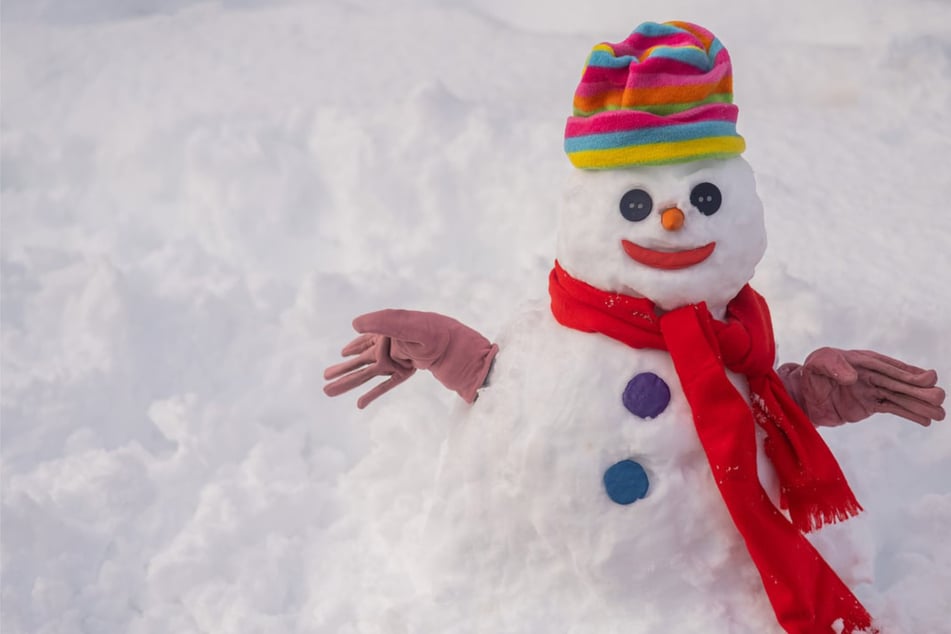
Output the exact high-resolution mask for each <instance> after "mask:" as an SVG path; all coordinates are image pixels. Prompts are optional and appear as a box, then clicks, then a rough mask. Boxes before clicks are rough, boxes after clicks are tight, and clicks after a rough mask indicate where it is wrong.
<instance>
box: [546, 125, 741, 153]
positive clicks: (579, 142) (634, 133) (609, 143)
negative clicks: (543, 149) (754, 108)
mask: <svg viewBox="0 0 951 634" xmlns="http://www.w3.org/2000/svg"><path fill="white" fill-rule="evenodd" d="M724 136H737V134H736V124H735V123H732V122H729V121H700V122H697V123H681V124H679V125H665V126H658V127H654V128H640V129H638V130H622V131H619V132H605V133H603V134H588V135H585V136H576V137H569V138H566V139H565V152H567V153H569V154H571V153H572V152H583V151H585V150H609V149H613V148H619V147H630V146H634V145H648V144H651V143H668V142H671V141H692V140H694V139H706V138H712V137H724Z"/></svg>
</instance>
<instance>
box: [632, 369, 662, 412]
mask: <svg viewBox="0 0 951 634" xmlns="http://www.w3.org/2000/svg"><path fill="white" fill-rule="evenodd" d="M621 401H622V402H623V403H624V407H626V408H627V409H628V411H629V412H631V413H632V414H634V415H635V416H640V417H641V418H654V417H655V416H657V415H658V414H660V413H661V412H663V411H664V410H665V409H667V405H669V404H670V388H669V387H667V384H666V383H665V382H664V379H662V378H660V377H659V376H657V375H656V374H654V373H653V372H641V373H640V374H638V375H636V376H635V377H634V378H633V379H631V380H630V381H628V383H627V387H625V388H624V394H623V395H622V396H621Z"/></svg>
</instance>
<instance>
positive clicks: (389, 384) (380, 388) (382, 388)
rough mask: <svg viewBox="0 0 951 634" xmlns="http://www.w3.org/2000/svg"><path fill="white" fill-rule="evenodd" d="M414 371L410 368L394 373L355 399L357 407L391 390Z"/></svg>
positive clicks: (361, 406)
mask: <svg viewBox="0 0 951 634" xmlns="http://www.w3.org/2000/svg"><path fill="white" fill-rule="evenodd" d="M414 372H416V370H410V371H408V372H405V373H404V372H400V373H398V374H394V375H393V376H391V377H390V378H388V379H387V380H385V381H383V382H382V383H380V384H379V385H376V386H375V387H374V388H373V389H372V390H370V391H369V392H367V393H366V394H364V395H363V396H361V397H360V398H359V399H357V408H358V409H363V408H365V407H366V406H367V405H369V404H370V403H372V402H373V401H375V400H376V399H378V398H379V397H381V396H383V395H384V394H386V393H387V392H389V391H390V390H392V389H393V388H394V387H396V386H397V385H399V384H400V383H402V382H403V381H405V380H406V379H408V378H409V377H411V376H413V373H414Z"/></svg>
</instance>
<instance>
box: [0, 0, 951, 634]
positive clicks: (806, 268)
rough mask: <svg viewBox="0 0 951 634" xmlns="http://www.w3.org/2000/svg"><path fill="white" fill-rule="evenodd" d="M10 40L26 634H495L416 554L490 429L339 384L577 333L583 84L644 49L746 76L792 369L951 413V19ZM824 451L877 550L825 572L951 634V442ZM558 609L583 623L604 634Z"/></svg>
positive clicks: (128, 17)
mask: <svg viewBox="0 0 951 634" xmlns="http://www.w3.org/2000/svg"><path fill="white" fill-rule="evenodd" d="M2 11H3V13H2V18H3V19H2V34H0V35H2V69H0V71H2V129H0V132H2V307H0V308H2V435H0V440H2V629H3V631H4V632H5V633H13V634H19V633H31V634H33V633H37V634H52V633H77V632H97V633H99V632H129V633H132V634H135V633H146V632H183V633H186V632H215V633H222V634H224V633H241V634H247V633H255V632H328V633H329V632H353V633H356V632H368V633H371V632H417V631H428V632H435V631H449V630H451V629H453V628H456V629H459V630H460V631H465V624H460V623H459V622H458V621H454V619H455V615H456V610H457V609H458V608H459V606H461V605H474V606H478V605H480V601H482V602H485V601H489V600H490V599H491V592H490V591H489V589H485V592H484V593H483V594H477V595H476V596H468V597H464V598H460V597H453V596H451V595H449V596H446V595H433V594H427V588H428V587H430V586H431V584H432V582H433V581H434V580H433V579H431V578H427V577H425V576H423V575H419V574H417V573H416V572H414V571H418V570H419V569H420V568H419V567H418V566H415V565H410V564H415V563H417V562H416V561H415V560H414V558H415V557H417V555H419V551H417V550H414V549H413V548H411V547H409V545H411V544H414V543H416V544H419V543H420V536H423V535H426V534H427V531H430V533H429V534H431V531H432V530H433V525H432V524H428V525H427V524H426V518H427V517H430V516H431V511H432V509H431V508H429V507H427V504H429V503H431V501H432V500H433V499H434V498H433V496H432V495H430V492H432V491H434V490H436V489H438V487H439V486H440V479H439V478H438V477H437V476H436V475H435V473H436V470H437V469H438V468H440V466H445V465H444V464H441V456H442V455H443V451H444V448H445V447H446V443H447V441H449V440H450V436H451V435H452V434H454V433H458V429H459V428H458V426H455V427H454V426H453V421H455V420H456V419H457V416H458V411H457V410H456V409H455V408H458V407H459V405H458V404H456V403H455V401H454V397H453V395H452V394H451V393H449V392H447V391H445V390H443V389H442V388H441V387H440V386H439V385H438V383H436V382H435V381H433V380H432V379H431V378H430V377H428V376H423V375H421V376H418V377H415V378H414V379H413V380H412V381H410V382H408V383H407V384H405V385H404V386H401V387H400V389H399V390H397V391H395V392H393V393H391V394H388V395H387V396H385V397H384V398H383V399H381V400H380V401H379V402H377V403H374V404H373V405H372V406H371V408H370V409H368V410H365V411H363V412H358V411H356V409H355V407H354V401H355V399H354V398H351V397H341V398H338V399H335V400H331V399H328V398H326V397H325V396H324V395H323V394H322V392H321V391H320V386H321V385H322V383H323V381H322V378H321V373H322V370H323V368H324V367H325V366H326V365H329V364H330V363H333V362H335V360H336V358H337V354H338V351H339V348H340V347H341V346H342V345H343V344H344V343H345V342H346V341H348V340H349V339H350V337H351V335H352V333H351V331H350V328H349V322H350V320H351V318H352V317H353V316H355V315H357V314H360V313H362V312H366V311H369V310H373V309H377V308H381V307H387V306H394V307H396V306H399V307H407V308H417V309H422V310H435V311H438V312H444V313H448V314H451V315H453V316H455V317H457V318H459V319H460V320H462V321H464V322H466V323H469V324H471V325H473V326H475V327H477V328H478V329H480V330H481V331H482V332H484V333H486V334H487V335H489V336H492V337H494V336H495V335H496V334H497V333H499V332H501V331H502V327H503V324H504V323H505V322H506V321H507V320H508V319H509V318H510V316H511V315H513V314H516V313H517V312H518V310H519V306H520V305H521V304H522V302H523V301H524V300H526V299H529V298H543V297H544V294H545V284H546V279H547V272H548V269H549V268H550V266H551V261H552V257H553V254H554V252H555V239H554V232H555V222H556V220H555V219H556V214H557V209H558V205H559V199H560V196H561V189H562V186H563V183H564V182H565V181H566V178H567V176H568V174H569V173H570V171H571V169H572V168H571V167H570V166H569V164H568V161H567V159H566V158H565V157H564V155H563V153H562V150H561V143H562V129H563V124H564V118H565V117H566V116H567V115H568V113H569V108H570V101H571V94H572V91H573V89H574V87H575V83H576V81H577V79H578V73H579V72H580V69H581V67H582V63H583V61H584V59H585V56H586V55H587V52H588V51H589V49H590V47H591V46H592V45H593V44H594V43H596V42H598V41H602V40H614V41H617V40H619V39H621V38H623V37H624V36H625V35H626V34H627V33H628V31H629V30H630V29H631V28H633V27H634V26H635V25H636V24H638V23H640V22H642V21H645V20H667V19H686V20H690V21H694V22H697V23H700V24H703V25H704V26H706V27H708V28H710V29H711V30H712V31H713V32H714V33H716V34H717V35H718V37H720V39H721V40H723V42H724V43H725V44H726V46H727V47H728V48H729V49H730V52H731V55H732V58H733V61H734V71H735V77H736V92H735V94H736V101H737V103H738V105H739V106H740V118H739V124H738V129H739V131H740V133H741V134H742V135H743V136H744V137H745V138H746V140H747V143H748V149H747V151H746V152H745V153H744V158H745V159H746V160H747V161H748V162H749V163H750V165H751V166H752V167H753V170H754V172H755V173H756V177H757V183H758V190H759V194H760V197H761V198H762V199H763V204H764V207H765V213H766V225H767V235H768V239H769V247H768V249H767V251H766V255H765V259H764V260H763V262H761V263H760V265H759V267H758V269H757V274H756V277H755V278H754V280H753V283H754V286H755V287H756V288H757V289H758V290H760V291H761V292H762V293H763V294H764V295H765V296H766V297H767V299H768V300H769V302H770V305H771V308H772V310H773V313H774V316H775V322H776V329H777V335H778V338H779V344H780V353H781V356H782V360H801V359H802V358H803V357H804V356H805V355H806V354H807V353H808V352H809V351H811V350H812V349H814V348H816V347H818V346H821V345H833V346H838V347H845V348H872V349H876V350H880V351H882V352H885V353H888V354H892V355H894V356H898V357H901V358H904V359H906V360H908V361H910V362H913V363H916V364H918V365H921V366H925V367H934V368H936V369H937V370H938V373H939V376H941V377H943V378H944V381H943V382H944V384H945V385H947V380H948V379H947V377H951V361H949V359H951V338H949V337H948V336H947V329H948V327H949V325H951V324H949V319H948V315H951V294H949V292H948V291H947V289H948V287H949V282H951V279H949V274H948V271H949V270H951V251H949V250H948V244H949V241H951V215H949V214H947V213H946V212H945V211H944V206H945V201H947V200H951V176H949V172H948V170H947V167H946V156H947V154H948V151H949V149H951V120H949V119H948V117H947V112H948V109H949V108H951V45H949V42H951V7H949V6H948V5H947V3H944V2H939V1H935V0H908V1H906V2H902V3H888V2H885V1H884V0H866V1H860V0H845V1H843V2H839V3H835V4H831V3H826V2H819V1H818V0H805V1H803V2H797V3H785V4H779V5H778V4H776V3H759V2H752V1H750V2H738V3H702V2H700V1H699V0H667V1H665V2H660V1H659V0H646V1H645V2H641V3H638V4H637V6H633V5H632V4H631V3H629V2H620V1H617V0H607V1H606V2H604V3H599V4H598V5H597V6H596V7H588V6H584V7H582V6H581V5H579V4H578V3H567V2H553V3H545V4H544V5H542V4H539V3H529V2H513V1H512V0H507V1H505V2H501V1H498V0H457V1H456V2H435V1H434V0H411V1H408V2H401V3H399V4H398V5H397V4H395V3H383V2H376V3H373V2H370V1H369V0H357V1H350V2H345V1H342V0H341V1H339V2H332V1H327V2H303V1H296V2H295V1H291V0H288V1H286V2H275V3H265V2H262V1H256V0H243V1H242V0H222V1H220V2H213V3H199V2H191V1H189V0H175V1H173V2H165V1H159V0H135V1H134V2H120V0H82V1H77V2H67V1H66V0H43V1H30V0H7V1H5V2H4V3H3V8H2ZM517 371H518V372H523V373H526V374H531V373H534V372H537V371H538V369H536V368H532V367H521V368H517ZM823 433H824V436H825V437H826V439H827V440H828V442H829V444H830V445H831V446H832V447H833V449H834V451H835V453H836V455H837V456H838V457H839V459H840V461H841V463H842V465H843V467H844V469H845V471H846V473H847V475H848V476H849V478H850V481H851V483H852V484H853V487H854V488H855V489H856V492H857V494H858V496H859V498H860V500H861V501H862V503H863V505H864V506H865V508H866V513H865V514H864V515H863V516H862V517H860V518H858V519H856V520H853V521H851V522H849V523H847V524H845V525H843V526H837V527H833V528H832V529H830V530H825V531H823V533H822V534H820V535H818V536H817V537H816V542H817V543H818V545H819V547H820V548H822V549H823V551H824V552H825V553H826V555H827V557H828V558H829V559H830V561H831V562H832V563H833V565H834V566H835V567H836V568H837V569H838V570H839V571H841V572H842V573H843V575H844V576H846V577H847V578H848V579H850V580H851V581H852V582H853V584H854V585H855V589H856V592H857V594H858V595H859V596H860V598H861V599H862V600H863V602H864V603H865V604H866V605H867V606H868V607H869V609H870V611H871V612H872V613H873V614H874V615H875V616H876V617H877V618H878V619H879V621H880V622H881V623H882V625H883V626H885V628H886V631H887V632H890V633H892V632H895V633H907V634H919V633H925V634H931V633H935V634H943V633H947V632H949V631H951V627H949V626H948V624H947V623H948V614H951V595H949V593H948V592H947V588H948V587H951V572H949V571H951V541H949V540H948V539H947V530H948V529H947V527H948V525H949V524H951V485H949V482H951V431H949V426H948V425H947V424H946V423H944V424H936V425H933V426H932V427H931V428H929V429H922V428H919V427H917V426H915V425H913V424H911V423H908V422H905V421H900V420H897V419H895V418H893V417H889V416H876V417H874V418H872V419H871V420H868V421H866V422H864V423H861V424H856V425H851V426H848V427H846V428H839V429H834V430H828V431H824V432H823ZM552 499H557V496H556V495H555V492H554V491H553V492H552ZM583 519H584V518H580V517H572V518H570V521H571V522H578V521H582V520H583ZM516 528H517V527H516ZM513 534H514V535H516V536H517V532H516V533H513ZM439 536H440V537H442V538H443V539H451V538H452V535H451V534H450V533H448V532H443V533H442V534H440V535H439ZM654 538H656V537H654ZM533 544H534V543H533ZM401 545H405V546H406V547H405V548H403V547H401ZM435 545H436V544H434V546H435ZM667 545H668V546H669V544H667ZM522 546H524V547H522ZM641 546H643V545H641ZM533 547H538V544H534V546H533ZM513 548H514V550H513V552H517V553H518V554H519V555H520V556H521V557H523V558H528V557H532V556H536V555H543V554H544V553H539V552H538V551H534V550H532V547H529V545H528V544H527V542H526V543H521V542H516V543H514V544H513ZM424 550H425V549H424ZM435 550H436V549H435V548H434V549H433V551H435ZM424 554H426V556H433V555H438V553H437V552H429V553H424ZM688 554H691V555H696V556H706V555H707V553H703V552H700V551H696V550H688ZM536 561H537V560H536ZM493 570H495V571H496V572H497V570H496V569H493ZM493 570H489V572H493ZM466 572H467V571H465V570H459V571H458V574H459V575H465V574H466ZM559 579H560V577H559V576H558V575H556V574H553V575H552V576H551V577H550V578H548V579H546V581H545V583H546V584H548V585H549V586H550V587H551V588H552V589H553V593H554V594H553V595H552V596H551V597H549V599H551V600H553V601H559V604H558V608H559V609H558V610H556V611H553V612H552V615H557V616H558V617H559V618H561V617H564V616H565V612H566V611H567V612H571V606H572V605H574V606H576V607H577V610H576V611H575V612H573V614H569V615H568V616H569V617H570V616H579V615H586V616H587V617H589V618H590V619H592V620H591V621H590V622H588V623H587V624H586V625H587V627H590V628H594V629H595V631H597V626H598V621H597V619H598V618H599V613H598V612H597V611H592V610H590V609H589V608H590V604H589V603H586V602H585V601H584V600H583V599H582V598H580V597H579V596H578V594H577V593H574V592H573V591H572V587H573V586H571V583H574V582H573V581H569V580H565V581H564V583H560V582H559ZM450 581H452V580H450ZM462 581H464V580H462ZM445 587H451V585H450V586H445ZM477 590H478V589H477ZM536 590H539V592H533V593H529V596H531V597H534V598H535V599H537V600H538V602H539V605H543V604H544V600H545V597H544V596H543V595H542V594H541V593H540V589H536ZM437 599H438V600H437ZM569 599H572V600H574V603H572V602H571V601H569ZM630 599H631V601H632V602H635V603H636V602H637V601H638V600H639V597H638V596H637V589H635V588H632V589H631V597H630ZM677 599H678V597H676V596H671V595H665V594H663V593H659V594H656V596H653V597H652V603H651V605H649V606H648V608H649V609H650V610H656V611H657V613H659V614H663V613H679V611H681V610H683V609H684V608H683V606H682V605H680V604H679V603H678V601H677ZM414 605H428V606H429V609H427V610H426V611H425V612H422V611H413V610H411V609H408V606H409V607H412V606H414ZM645 609H647V608H645ZM602 616H603V617H604V623H605V624H606V627H605V628H604V629H603V630H601V631H610V629H609V627H608V626H610V624H611V620H610V619H612V618H613V615H611V614H604V615H602ZM702 618H704V615H703V614H697V615H695V619H697V620H699V619H702ZM538 624H539V626H546V627H547V628H548V629H559V627H560V626H561V624H562V623H561V622H546V621H545V614H541V615H540V616H539V621H538ZM495 625H498V623H486V624H484V627H482V628H480V627H478V624H476V623H473V624H470V627H469V631H483V632H484V631H504V630H501V629H492V628H493V626H495ZM522 631H525V630H522ZM536 631H537V630H536ZM628 631H633V630H628Z"/></svg>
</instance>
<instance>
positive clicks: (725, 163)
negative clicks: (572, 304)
mask: <svg viewBox="0 0 951 634" xmlns="http://www.w3.org/2000/svg"><path fill="white" fill-rule="evenodd" d="M732 101H733V70H732V66H731V63H730V56H729V53H727V50H726V48H724V47H723V44H721V43H720V41H719V40H718V39H717V38H716V37H715V36H714V35H713V34H712V33H710V32H709V31H707V30H706V29H704V28H703V27H700V26H697V25H695V24H690V23H687V22H666V23H664V24H656V23H653V22H646V23H644V24H641V25H640V26H638V27H637V28H636V29H635V30H634V32H633V33H631V35H630V36H628V38H627V39H625V40H624V41H622V42H618V43H614V44H612V43H607V42H605V43H602V44H598V45H597V46H595V47H594V49H593V50H592V51H591V54H590V55H589V56H588V61H587V63H586V66H585V69H584V73H583V75H582V77H581V82H580V84H579V85H578V89H577V90H576V92H575V98H574V113H573V116H571V117H569V118H568V123H567V126H566V128H565V151H566V152H567V154H568V158H569V159H570V160H571V162H572V163H573V164H574V166H575V167H578V168H580V170H579V171H578V172H576V173H575V174H574V175H573V177H572V179H571V181H570V184H569V188H568V192H567V195H566V199H565V204H564V209H563V211H562V218H561V227H560V231H559V239H558V251H557V256H558V260H559V262H560V264H561V266H562V267H563V268H564V269H565V270H566V271H567V272H568V273H569V274H571V275H573V276H575V277H578V278H579V279H581V280H583V281H585V282H587V283H588V284H591V285H592V286H595V287H597V288H600V289H602V290H606V291H616V292H622V293H626V294H635V295H642V296H644V297H647V298H649V299H651V300H653V301H654V302H655V303H656V304H657V305H658V306H660V307H661V308H664V309H668V310H669V309H672V308H676V307H678V306H682V305H684V304H691V303H697V302H701V301H706V302H707V303H708V304H709V305H710V306H711V308H712V309H716V308H718V307H722V306H724V305H725V304H726V303H727V302H728V301H729V300H730V299H732V298H733V297H734V296H735V295H736V293H737V292H738V291H739V290H740V289H741V288H742V287H743V285H744V284H745V283H746V282H747V281H749V279H750V277H752V275H753V268H754V267H755V265H756V263H757V262H759V260H760V258H761V257H762V256H763V251H764V249H765V245H766V239H765V230H764V227H763V215H762V213H763V210H762V205H761V204H760V201H759V198H758V197H757V195H756V187H755V184H754V182H753V174H752V171H751V170H750V168H749V166H748V165H747V164H746V162H745V161H744V160H743V159H741V158H740V153H741V152H742V151H743V149H744V148H745V142H744V141H743V138H742V137H741V136H740V135H738V134H737V133H736V118H737V114H738V110H737V107H736V106H735V105H733V103H732Z"/></svg>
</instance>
